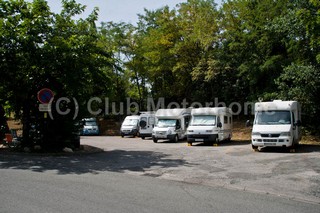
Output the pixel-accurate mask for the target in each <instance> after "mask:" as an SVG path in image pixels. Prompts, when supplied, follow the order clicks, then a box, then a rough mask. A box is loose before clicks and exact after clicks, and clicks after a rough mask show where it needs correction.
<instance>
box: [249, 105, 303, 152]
mask: <svg viewBox="0 0 320 213" xmlns="http://www.w3.org/2000/svg"><path fill="white" fill-rule="evenodd" d="M300 111H301V110H300V104H299V103H298V102H297V101H281V100H275V101H272V102H258V103H256V104H255V119H254V123H253V127H252V135H251V141H252V148H253V149H254V150H257V149H258V147H270V146H273V147H287V148H290V149H291V150H292V151H294V149H293V148H294V146H295V145H297V144H298V143H299V141H300V139H301V127H300V126H301V112H300Z"/></svg>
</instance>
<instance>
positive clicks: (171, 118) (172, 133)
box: [152, 108, 191, 143]
mask: <svg viewBox="0 0 320 213" xmlns="http://www.w3.org/2000/svg"><path fill="white" fill-rule="evenodd" d="M190 113H191V109H190V108H176V109H159V110H157V112H156V114H155V116H156V120H157V122H156V125H155V127H154V128H153V131H152V139H153V142H155V143H157V142H158V140H159V139H164V140H166V139H167V140H170V141H173V142H177V141H178V140H180V139H184V138H185V137H186V130H187V128H188V125H189V120H190V117H191V114H190Z"/></svg>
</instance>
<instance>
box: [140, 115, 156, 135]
mask: <svg viewBox="0 0 320 213" xmlns="http://www.w3.org/2000/svg"><path fill="white" fill-rule="evenodd" d="M155 122H156V117H155V112H141V114H140V121H139V126H140V129H139V135H140V137H141V138H142V139H145V138H146V137H152V130H153V128H154V125H155V124H156V123H155Z"/></svg>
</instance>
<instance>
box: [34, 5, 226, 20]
mask: <svg viewBox="0 0 320 213" xmlns="http://www.w3.org/2000/svg"><path fill="white" fill-rule="evenodd" d="M30 1H32V0H30ZM47 2H48V4H49V6H50V8H51V11H52V12H55V13H59V12H60V11H61V3H60V0H47ZM77 2H78V3H80V4H82V5H87V8H86V10H85V12H84V13H83V17H88V15H89V14H90V13H91V12H92V10H93V8H94V7H98V8H99V20H98V23H100V22H102V21H103V22H109V21H113V22H121V21H123V22H126V23H131V24H135V23H136V22H137V21H138V15H137V14H144V8H146V9H148V10H155V9H159V8H161V7H163V6H166V5H168V6H169V7H170V8H173V7H175V6H176V5H177V4H179V3H182V2H187V0H77ZM215 2H216V3H218V4H220V3H221V0H215Z"/></svg>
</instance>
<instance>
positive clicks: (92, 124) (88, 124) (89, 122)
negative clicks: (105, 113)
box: [85, 121, 97, 126]
mask: <svg viewBox="0 0 320 213" xmlns="http://www.w3.org/2000/svg"><path fill="white" fill-rule="evenodd" d="M85 126H97V123H96V122H95V121H86V123H85Z"/></svg>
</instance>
